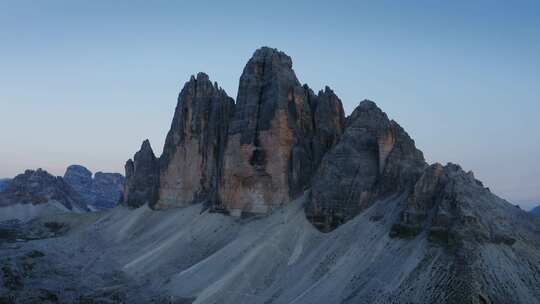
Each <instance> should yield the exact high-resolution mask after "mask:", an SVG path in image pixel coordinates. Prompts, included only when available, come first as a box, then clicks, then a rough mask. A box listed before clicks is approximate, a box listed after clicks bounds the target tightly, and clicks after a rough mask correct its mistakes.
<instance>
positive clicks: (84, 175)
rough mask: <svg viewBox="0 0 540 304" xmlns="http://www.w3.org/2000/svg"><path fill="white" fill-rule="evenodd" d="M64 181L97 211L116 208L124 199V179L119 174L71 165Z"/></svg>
mask: <svg viewBox="0 0 540 304" xmlns="http://www.w3.org/2000/svg"><path fill="white" fill-rule="evenodd" d="M64 180H65V181H66V182H67V183H68V184H69V185H70V186H71V187H72V188H73V189H74V190H75V191H77V193H79V195H80V196H82V197H83V198H84V200H85V201H86V203H87V204H88V205H90V206H92V207H94V208H96V209H106V208H112V207H114V206H116V204H117V203H118V202H119V201H120V200H121V198H122V192H123V188H124V177H123V176H122V175H121V174H119V173H103V172H96V174H95V175H94V177H92V172H91V171H90V170H88V169H87V168H85V167H83V166H80V165H71V166H69V167H68V168H67V170H66V173H65V174H64Z"/></svg>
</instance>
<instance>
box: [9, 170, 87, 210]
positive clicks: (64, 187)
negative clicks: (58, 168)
mask: <svg viewBox="0 0 540 304" xmlns="http://www.w3.org/2000/svg"><path fill="white" fill-rule="evenodd" d="M46 203H57V204H61V205H62V206H64V207H65V208H66V209H68V210H72V211H89V209H88V207H87V206H86V204H85V203H84V199H83V198H82V197H81V196H79V194H78V193H77V192H76V191H75V190H73V188H71V186H70V185H69V184H67V183H66V182H65V181H64V179H63V178H62V177H59V176H56V177H55V176H52V175H51V174H49V173H48V172H47V171H45V170H42V169H37V170H26V171H25V172H24V173H23V174H19V175H17V176H16V177H15V178H13V180H11V182H10V183H9V185H8V186H7V188H6V189H4V191H2V192H0V207H4V206H10V205H15V204H23V205H25V204H32V205H40V204H46Z"/></svg>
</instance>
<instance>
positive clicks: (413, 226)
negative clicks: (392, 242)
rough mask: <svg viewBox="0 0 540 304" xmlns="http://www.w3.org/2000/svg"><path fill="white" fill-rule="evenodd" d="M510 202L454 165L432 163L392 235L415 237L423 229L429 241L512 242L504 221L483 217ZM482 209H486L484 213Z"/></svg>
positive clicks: (448, 242)
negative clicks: (494, 193)
mask: <svg viewBox="0 0 540 304" xmlns="http://www.w3.org/2000/svg"><path fill="white" fill-rule="evenodd" d="M497 204H498V205H501V206H503V205H509V204H508V203H506V202H505V201H504V200H502V199H500V198H498V197H496V196H495V195H493V194H492V193H491V192H490V191H489V190H488V189H487V188H485V187H484V186H483V184H482V183H481V182H480V181H478V180H476V179H475V178H474V175H473V173H472V172H465V171H463V170H462V169H461V167H460V166H458V165H455V164H451V163H449V164H447V165H446V166H444V167H443V166H442V165H440V164H433V165H431V166H429V167H428V168H427V169H426V170H425V171H424V173H423V175H422V177H421V178H420V179H419V180H418V182H417V183H416V185H415V186H414V191H413V193H412V194H411V195H410V196H409V197H408V199H407V203H406V206H405V208H404V210H403V211H402V212H401V215H400V218H399V220H398V222H397V223H396V224H395V225H394V226H393V227H392V231H391V233H390V235H391V236H393V237H414V236H416V235H418V234H419V233H421V232H422V231H424V230H426V231H427V232H428V237H429V240H430V241H433V242H438V243H442V244H444V245H449V246H455V245H457V244H459V243H460V242H462V241H464V240H468V241H471V242H475V243H486V242H490V243H496V244H500V243H504V244H507V245H512V244H513V243H514V242H515V237H514V236H512V234H513V233H512V229H507V227H504V226H505V223H504V222H503V221H501V222H494V221H493V220H492V219H489V220H488V218H489V217H488V218H484V217H485V216H484V215H486V214H488V213H489V212H490V211H491V210H489V209H494V207H497ZM482 210H484V211H485V212H483V211H482Z"/></svg>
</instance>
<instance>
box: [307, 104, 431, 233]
mask: <svg viewBox="0 0 540 304" xmlns="http://www.w3.org/2000/svg"><path fill="white" fill-rule="evenodd" d="M425 166H426V163H425V161H424V157H423V154H422V152H420V151H419V150H418V149H416V147H415V145H414V141H413V140H412V139H411V138H410V137H409V136H408V135H407V133H406V132H405V131H404V130H403V129H402V128H401V127H400V126H399V125H398V124H397V123H396V122H394V121H391V120H389V119H388V117H387V115H386V114H385V113H384V112H383V111H381V109H379V108H378V107H377V105H376V104H375V103H374V102H372V101H368V100H365V101H363V102H361V103H360V105H359V106H358V107H357V108H356V109H355V110H354V112H353V113H352V114H351V116H350V117H348V118H347V127H346V129H345V134H344V135H343V138H342V139H341V141H339V143H338V144H337V145H336V146H335V147H334V148H333V149H332V150H330V152H328V153H327V154H326V155H325V156H324V158H323V160H322V162H321V165H320V166H319V169H318V171H317V173H316V174H315V177H314V178H313V183H312V188H311V191H312V192H311V200H310V202H309V203H308V204H307V205H306V215H307V217H308V219H310V221H311V222H312V223H313V224H314V225H316V226H317V227H318V228H319V229H321V230H323V231H330V230H332V229H334V228H336V227H337V226H339V225H340V224H342V223H344V222H346V221H348V220H350V219H351V218H353V217H354V216H356V215H357V214H358V213H359V212H360V211H361V210H363V209H365V208H366V207H368V206H369V205H370V204H371V203H373V202H374V201H375V199H379V198H382V197H384V196H388V195H399V194H406V193H408V192H410V191H411V190H410V188H411V187H412V185H414V183H415V182H416V180H417V179H418V178H419V177H420V175H421V174H422V170H423V169H424V167H425Z"/></svg>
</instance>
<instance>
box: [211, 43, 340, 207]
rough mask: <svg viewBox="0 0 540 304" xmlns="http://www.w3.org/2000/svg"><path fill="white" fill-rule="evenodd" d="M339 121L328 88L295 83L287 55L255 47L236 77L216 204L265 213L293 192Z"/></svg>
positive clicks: (304, 183)
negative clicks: (316, 90) (315, 90)
mask: <svg viewBox="0 0 540 304" xmlns="http://www.w3.org/2000/svg"><path fill="white" fill-rule="evenodd" d="M319 100H320V108H319V110H317V108H318V104H319V102H318V101H319ZM343 123H344V115H343V109H342V105H341V102H340V101H339V99H338V98H337V97H336V96H335V95H334V94H333V92H331V90H330V89H327V90H325V92H321V93H319V95H317V96H315V95H314V94H313V92H311V90H309V88H308V87H307V86H304V87H303V86H301V85H300V82H299V81H298V79H297V78H296V75H295V73H294V71H293V69H292V60H291V58H290V57H289V56H287V55H286V54H285V53H283V52H279V51H277V50H275V49H271V48H267V47H263V48H261V49H259V50H257V51H256V52H255V54H254V55H253V57H252V58H251V59H250V60H249V62H248V63H247V65H246V67H245V68H244V71H243V73H242V76H241V77H240V85H239V89H238V98H237V104H236V109H235V115H234V119H233V120H232V122H231V125H230V128H229V138H228V142H227V148H226V150H225V156H224V166H223V175H222V177H221V183H220V184H221V187H220V192H219V199H220V203H221V205H220V207H221V208H224V209H227V210H228V211H230V212H232V213H233V214H235V215H239V214H241V213H242V212H247V213H266V212H268V210H271V209H272V208H274V207H276V206H281V205H283V204H286V203H288V202H290V201H291V200H292V199H294V198H296V197H298V195H300V194H301V193H303V191H304V190H305V189H306V188H307V187H309V184H310V181H311V177H312V171H313V170H314V168H316V167H317V166H318V161H319V159H320V157H321V155H322V154H324V151H326V150H327V149H329V148H330V147H329V146H331V145H333V144H335V143H336V142H337V140H338V138H339V136H340V135H341V132H342V129H343ZM330 126H332V127H330ZM330 128H331V129H330Z"/></svg>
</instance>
